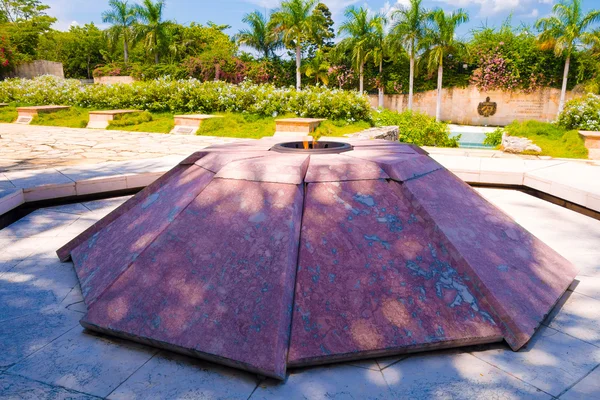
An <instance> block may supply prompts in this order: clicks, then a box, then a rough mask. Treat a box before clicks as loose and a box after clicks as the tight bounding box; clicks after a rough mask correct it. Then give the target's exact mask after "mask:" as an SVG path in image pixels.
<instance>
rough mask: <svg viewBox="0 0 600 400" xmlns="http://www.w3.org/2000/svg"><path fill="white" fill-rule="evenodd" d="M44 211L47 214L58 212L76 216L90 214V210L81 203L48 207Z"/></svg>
mask: <svg viewBox="0 0 600 400" xmlns="http://www.w3.org/2000/svg"><path fill="white" fill-rule="evenodd" d="M44 210H45V211H47V212H57V213H64V214H76V215H82V214H87V213H89V212H90V210H89V209H88V208H86V207H85V206H84V205H83V204H81V203H74V204H64V205H62V206H55V207H47V208H45V209H44Z"/></svg>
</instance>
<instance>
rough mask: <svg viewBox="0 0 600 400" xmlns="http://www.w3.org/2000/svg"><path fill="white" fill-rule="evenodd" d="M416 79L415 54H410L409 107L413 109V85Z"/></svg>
mask: <svg viewBox="0 0 600 400" xmlns="http://www.w3.org/2000/svg"><path fill="white" fill-rule="evenodd" d="M414 80H415V56H414V54H412V53H411V55H410V73H409V76H408V109H409V110H412V106H413V86H414Z"/></svg>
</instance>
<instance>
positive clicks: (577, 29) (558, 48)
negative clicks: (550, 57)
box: [535, 0, 600, 114]
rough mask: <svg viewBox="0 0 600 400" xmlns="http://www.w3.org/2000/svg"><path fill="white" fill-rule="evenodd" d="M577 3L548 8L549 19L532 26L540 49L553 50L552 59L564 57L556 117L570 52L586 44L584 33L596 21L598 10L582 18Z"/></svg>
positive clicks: (578, 0)
mask: <svg viewBox="0 0 600 400" xmlns="http://www.w3.org/2000/svg"><path fill="white" fill-rule="evenodd" d="M581 2H582V0H561V2H560V3H557V4H555V5H554V7H552V14H553V15H552V16H550V17H547V18H541V19H540V20H538V21H537V22H536V24H535V27H536V28H537V29H538V30H540V31H541V34H540V37H539V40H540V42H541V44H542V47H546V48H554V53H555V54H556V56H561V55H563V54H564V55H565V56H566V59H565V68H564V72H563V80H562V89H561V92H560V103H559V105H558V113H559V114H560V113H561V112H562V110H563V108H564V106H565V95H566V93H567V80H568V78H569V64H570V61H571V55H572V53H573V50H574V49H575V48H576V47H577V45H579V44H580V43H581V41H589V40H591V39H592V38H593V35H592V33H590V32H586V30H587V29H588V28H590V26H591V25H592V24H594V23H595V22H598V21H600V10H592V11H590V12H588V13H587V14H585V13H584V12H583V10H582V8H581Z"/></svg>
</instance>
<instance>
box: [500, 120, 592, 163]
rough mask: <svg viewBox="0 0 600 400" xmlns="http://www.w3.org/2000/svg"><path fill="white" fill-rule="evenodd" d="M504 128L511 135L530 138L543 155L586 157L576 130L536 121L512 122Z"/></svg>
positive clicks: (585, 151)
mask: <svg viewBox="0 0 600 400" xmlns="http://www.w3.org/2000/svg"><path fill="white" fill-rule="evenodd" d="M504 129H505V130H506V132H507V133H508V134H509V135H511V136H518V137H526V138H528V139H531V140H532V141H533V143H535V144H537V145H538V146H540V147H541V149H542V154H541V155H543V156H551V157H555V158H588V150H587V149H586V147H585V144H584V142H583V139H582V138H581V137H580V136H579V132H578V131H576V130H572V131H567V130H566V129H563V128H560V127H558V126H556V125H554V124H550V123H546V122H538V121H526V122H513V123H512V124H510V125H507V126H506V127H505V128H504Z"/></svg>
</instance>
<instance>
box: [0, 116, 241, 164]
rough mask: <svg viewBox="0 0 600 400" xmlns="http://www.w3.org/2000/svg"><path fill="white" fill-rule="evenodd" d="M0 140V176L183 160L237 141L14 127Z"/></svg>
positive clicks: (2, 129)
mask: <svg viewBox="0 0 600 400" xmlns="http://www.w3.org/2000/svg"><path fill="white" fill-rule="evenodd" d="M0 137H1V138H0V172H5V171H13V170H22V169H40V168H49V167H64V166H73V165H81V164H95V163H103V162H107V161H129V160H136V159H148V158H158V157H164V156H173V155H182V156H187V155H189V154H191V153H193V152H194V151H198V150H199V149H202V148H204V147H207V146H210V145H214V144H222V143H228V142H233V141H236V140H237V139H233V138H221V137H212V136H181V135H164V134H157V133H139V132H125V131H97V130H90V129H73V128H61V127H50V126H32V125H15V124H0Z"/></svg>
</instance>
